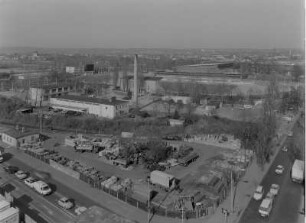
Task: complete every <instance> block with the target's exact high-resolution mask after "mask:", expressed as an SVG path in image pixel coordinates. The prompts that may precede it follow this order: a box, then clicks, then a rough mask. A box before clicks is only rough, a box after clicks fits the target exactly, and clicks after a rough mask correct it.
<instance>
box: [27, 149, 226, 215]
mask: <svg viewBox="0 0 306 223" xmlns="http://www.w3.org/2000/svg"><path fill="white" fill-rule="evenodd" d="M25 153H26V154H28V155H30V156H32V157H35V158H37V159H39V160H41V161H43V162H45V163H47V164H49V159H46V158H44V157H43V156H41V155H38V154H36V153H34V152H32V151H27V150H25ZM79 180H81V181H83V182H86V183H88V184H89V185H90V186H91V187H93V188H96V189H98V190H101V191H103V192H106V193H108V194H110V195H112V196H113V197H115V198H117V199H119V200H121V201H123V202H125V203H128V204H130V205H132V206H134V207H137V208H139V209H141V210H143V211H148V204H147V203H145V202H142V201H140V200H137V199H135V198H134V197H132V196H131V195H129V194H128V193H127V192H125V191H122V190H119V191H115V190H112V189H111V188H106V187H104V186H102V185H101V183H102V182H103V181H104V180H101V179H93V178H91V177H90V176H87V175H85V174H82V173H80V178H79ZM226 194H228V190H226V191H225V194H224V195H226ZM224 198H225V196H222V197H221V198H220V199H218V200H216V201H215V203H214V204H210V205H209V206H202V207H197V208H195V210H186V211H183V215H184V218H188V219H190V218H201V217H204V216H207V215H211V214H213V213H214V211H215V209H216V208H217V206H218V205H219V203H220V202H221V201H222V200H223V199H224ZM150 211H151V213H153V214H156V215H160V216H164V217H169V218H181V217H182V211H180V210H168V209H166V208H164V207H161V206H157V205H154V204H150Z"/></svg>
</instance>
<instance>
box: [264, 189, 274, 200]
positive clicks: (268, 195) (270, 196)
mask: <svg viewBox="0 0 306 223" xmlns="http://www.w3.org/2000/svg"><path fill="white" fill-rule="evenodd" d="M265 198H269V199H271V200H272V201H274V198H275V194H273V193H272V192H271V191H269V192H268V193H267V195H266V197H265Z"/></svg>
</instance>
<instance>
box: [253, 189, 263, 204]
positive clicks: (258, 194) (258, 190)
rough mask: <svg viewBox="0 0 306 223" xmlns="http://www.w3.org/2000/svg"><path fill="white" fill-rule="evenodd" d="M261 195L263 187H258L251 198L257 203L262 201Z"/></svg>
mask: <svg viewBox="0 0 306 223" xmlns="http://www.w3.org/2000/svg"><path fill="white" fill-rule="evenodd" d="M263 194H264V189H263V186H258V187H257V188H256V190H255V192H254V195H253V198H254V199H255V200H257V201H259V200H261V199H262V196H263Z"/></svg>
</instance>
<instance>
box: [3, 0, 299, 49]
mask: <svg viewBox="0 0 306 223" xmlns="http://www.w3.org/2000/svg"><path fill="white" fill-rule="evenodd" d="M0 47H8V48H9V47H17V48H18V47H29V48H67V49H73V48H74V49H77V48H79V49H95V48H100V49H199V48H203V49H291V48H292V49H301V48H304V4H303V1H302V0H269V1H266V0H258V1H254V0H232V1H227V0H188V1H185V0H162V1H161V0H87V1H82V0H65V1H63V0H48V1H47V0H45V1H39V0H22V1H17V0H0Z"/></svg>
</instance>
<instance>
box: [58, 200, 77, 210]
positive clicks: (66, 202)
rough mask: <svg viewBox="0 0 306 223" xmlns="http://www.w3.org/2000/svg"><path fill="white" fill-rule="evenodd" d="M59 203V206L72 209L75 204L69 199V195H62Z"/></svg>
mask: <svg viewBox="0 0 306 223" xmlns="http://www.w3.org/2000/svg"><path fill="white" fill-rule="evenodd" d="M57 203H58V205H59V206H61V207H62V208H65V209H71V208H73V206H74V205H73V203H72V201H71V200H70V199H68V198H67V197H62V198H61V199H59V200H58V201H57Z"/></svg>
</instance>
